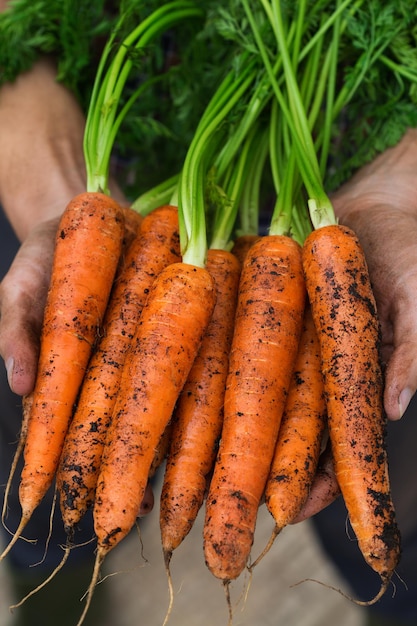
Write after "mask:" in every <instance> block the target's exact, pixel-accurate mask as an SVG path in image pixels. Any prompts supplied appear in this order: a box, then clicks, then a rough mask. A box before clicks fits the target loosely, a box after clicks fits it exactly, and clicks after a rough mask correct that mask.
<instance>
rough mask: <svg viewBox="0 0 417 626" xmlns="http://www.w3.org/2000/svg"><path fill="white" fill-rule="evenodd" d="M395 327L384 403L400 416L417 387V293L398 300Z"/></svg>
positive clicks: (391, 415)
mask: <svg viewBox="0 0 417 626" xmlns="http://www.w3.org/2000/svg"><path fill="white" fill-rule="evenodd" d="M410 292H411V293H414V290H408V293H410ZM393 331H394V332H393V339H394V342H393V343H394V350H393V352H392V355H391V357H390V359H389V361H388V365H387V369H386V377H385V395H384V405H385V410H386V413H387V416H388V418H389V419H391V420H398V419H400V418H401V417H402V416H403V415H404V412H405V411H406V409H407V407H408V404H409V402H410V400H411V398H412V397H413V395H414V393H415V391H416V389H417V296H410V297H407V298H404V299H401V298H400V299H399V300H397V303H396V306H395V311H394V315H393Z"/></svg>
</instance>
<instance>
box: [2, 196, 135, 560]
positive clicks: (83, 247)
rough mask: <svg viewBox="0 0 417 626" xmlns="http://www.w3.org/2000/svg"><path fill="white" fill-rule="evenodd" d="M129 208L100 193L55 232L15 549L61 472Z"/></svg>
mask: <svg viewBox="0 0 417 626" xmlns="http://www.w3.org/2000/svg"><path fill="white" fill-rule="evenodd" d="M123 229H124V226H123V211H122V209H121V208H120V207H119V205H118V204H117V203H116V202H115V201H114V200H112V199H111V198H109V197H108V196H106V195H104V194H101V193H92V192H88V193H83V194H80V195H78V196H76V197H75V198H74V199H73V200H72V201H71V202H70V203H69V205H68V206H67V207H66V209H65V211H64V213H63V215H62V218H61V221H60V224H59V227H58V231H57V236H56V249H55V255H54V262H53V267H52V275H51V283H50V288H49V292H48V297H47V303H46V307H45V315H44V322H43V328H42V334H41V346H40V356H39V363H38V372H37V379H36V383H35V388H34V392H33V402H32V410H31V412H30V415H29V419H28V427H27V437H26V445H25V449H24V467H23V470H22V474H21V482H20V489H19V497H20V503H21V507H22V517H21V522H20V524H19V527H18V529H17V530H16V533H15V536H14V539H13V540H12V541H11V542H10V543H9V545H8V546H7V547H6V549H5V551H4V552H3V555H2V557H3V556H4V555H5V554H6V553H7V552H8V550H9V549H10V548H11V546H12V545H13V543H14V542H15V541H16V539H17V537H18V536H19V535H20V533H21V531H22V530H23V528H24V527H25V526H26V524H27V522H28V521H29V519H30V517H31V515H32V512H33V511H34V509H35V508H36V507H37V506H38V505H39V503H40V501H41V500H42V498H43V496H44V495H45V493H46V492H47V490H48V488H49V487H50V486H51V484H52V481H53V479H54V477H55V472H56V468H57V465H58V462H59V457H60V453H61V450H62V445H63V442H64V438H65V434H66V431H67V428H68V424H69V421H70V419H71V416H72V412H73V407H74V403H75V401H76V399H77V395H78V392H79V388H80V385H81V382H82V379H83V376H84V373H85V370H86V367H87V364H88V360H89V358H90V355H91V352H92V349H93V345H94V343H95V342H96V339H97V337H98V334H99V329H100V326H101V322H102V318H103V315H104V312H105V309H106V306H107V301H108V298H109V295H110V290H111V286H112V283H113V279H114V275H115V271H116V268H117V264H118V262H119V257H120V252H121V245H122V238H123Z"/></svg>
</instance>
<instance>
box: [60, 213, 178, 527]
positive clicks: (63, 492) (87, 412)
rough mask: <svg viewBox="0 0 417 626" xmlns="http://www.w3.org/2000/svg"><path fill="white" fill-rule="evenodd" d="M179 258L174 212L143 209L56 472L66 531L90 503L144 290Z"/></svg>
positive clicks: (144, 293) (176, 222) (141, 307)
mask: <svg viewBox="0 0 417 626" xmlns="http://www.w3.org/2000/svg"><path fill="white" fill-rule="evenodd" d="M179 258H180V250H179V233H178V212H177V209H176V207H173V206H164V207H160V208H158V209H155V210H154V211H152V212H151V213H149V214H148V215H147V216H146V217H145V218H144V219H143V222H142V225H141V228H140V231H139V233H138V235H137V236H136V238H135V239H134V240H133V242H132V243H131V245H130V247H129V248H128V251H127V253H126V255H125V259H124V262H123V264H122V266H121V271H120V273H119V274H118V275H117V276H116V280H115V285H114V289H113V292H112V294H111V296H110V301H109V304H108V307H107V311H106V315H105V318H104V322H103V329H104V330H103V335H102V338H101V340H100V342H99V343H98V346H97V348H96V350H95V353H94V354H93V356H92V358H91V361H90V363H89V366H88V369H87V372H86V375H85V378H84V381H83V385H82V389H81V393H80V397H79V400H78V405H77V409H76V411H75V414H74V417H73V419H72V422H71V425H70V427H69V430H68V432H67V435H66V438H65V444H64V448H63V451H62V455H61V460H60V464H59V468H58V472H57V487H58V491H59V494H60V506H61V513H62V518H63V522H64V526H65V529H66V532H67V533H68V534H69V535H70V536H72V535H73V531H74V528H75V526H76V524H78V522H79V521H80V519H81V517H82V516H83V515H84V513H85V512H86V511H87V509H88V508H89V507H90V506H91V505H92V504H93V501H94V492H95V487H96V482H97V476H98V472H99V469H100V460H101V455H102V450H103V447H104V442H105V438H106V433H107V428H108V426H109V423H110V419H111V414H112V411H113V407H114V403H115V400H116V395H117V392H118V390H119V385H120V379H121V375H122V368H123V363H124V360H125V356H126V352H127V350H128V348H129V345H130V342H131V340H132V338H133V336H134V334H135V331H136V326H137V324H138V320H139V318H140V314H141V311H142V309H143V306H144V304H145V301H146V299H147V297H148V292H149V288H150V286H151V285H152V283H153V281H154V279H155V277H156V276H157V275H158V274H159V273H160V271H161V270H162V269H163V268H164V267H166V266H167V265H169V264H170V263H174V262H175V261H178V260H179Z"/></svg>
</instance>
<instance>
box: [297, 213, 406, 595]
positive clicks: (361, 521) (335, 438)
mask: <svg viewBox="0 0 417 626" xmlns="http://www.w3.org/2000/svg"><path fill="white" fill-rule="evenodd" d="M303 265H304V270H305V276H306V285H307V289H308V294H309V297H310V301H311V307H312V313H313V318H314V323H315V326H316V329H317V332H318V336H319V340H320V350H321V355H322V371H323V377H324V385H325V394H326V402H327V413H328V426H329V436H330V441H331V446H332V451H333V458H334V466H335V473H336V478H337V481H338V483H339V485H340V489H341V492H342V495H343V498H344V500H345V503H346V507H347V510H348V513H349V518H350V522H351V524H352V527H353V530H354V532H355V534H356V537H357V540H358V543H359V547H360V549H361V551H362V554H363V556H364V558H365V560H366V562H367V563H368V564H369V565H370V566H371V567H372V568H373V569H374V570H375V571H376V572H377V573H378V574H379V575H380V577H381V590H380V592H379V593H378V594H377V596H376V597H375V598H374V599H372V600H371V601H369V602H367V603H366V604H369V603H372V602H375V601H376V600H377V599H378V598H379V597H381V595H382V593H384V591H385V590H386V588H387V586H388V584H389V581H390V578H391V576H392V573H393V571H394V569H395V567H396V565H397V563H398V560H399V555H400V545H399V544H400V538H399V531H398V528H397V525H396V521H395V512H394V506H393V503H392V499H391V494H390V481H389V475H388V464H387V454H386V447H385V426H386V417H385V414H384V409H383V375H382V369H381V364H380V358H379V341H380V329H379V323H378V317H377V311H376V304H375V299H374V295H373V292H372V288H371V283H370V279H369V274H368V268H367V265H366V260H365V256H364V253H363V251H362V248H361V246H360V243H359V241H358V239H357V237H356V235H355V234H354V233H353V232H352V231H351V230H350V229H348V228H346V227H344V226H337V225H332V226H325V227H321V228H318V229H317V230H315V231H313V233H311V234H310V235H309V236H308V238H307V239H306V241H305V244H304V247H303Z"/></svg>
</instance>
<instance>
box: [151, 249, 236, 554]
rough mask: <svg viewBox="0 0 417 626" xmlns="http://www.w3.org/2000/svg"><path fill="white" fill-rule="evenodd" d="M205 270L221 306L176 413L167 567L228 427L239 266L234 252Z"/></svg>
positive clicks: (164, 509) (166, 490)
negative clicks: (227, 393) (225, 415)
mask: <svg viewBox="0 0 417 626" xmlns="http://www.w3.org/2000/svg"><path fill="white" fill-rule="evenodd" d="M206 267H207V270H208V271H209V272H210V274H211V275H212V277H213V279H214V282H215V285H216V289H217V301H216V306H215V308H214V312H213V315H212V318H211V321H210V324H209V326H208V328H207V332H206V334H205V336H204V339H203V342H202V344H201V348H200V351H199V353H198V355H197V357H196V359H195V361H194V364H193V367H192V369H191V371H190V374H189V376H188V379H187V382H186V384H185V386H184V388H183V390H182V392H181V396H180V398H179V400H178V403H177V406H176V409H175V412H174V425H173V430H172V435H171V446H170V449H169V454H168V458H167V464H166V470H165V476H164V481H163V486H162V493H161V506H160V526H161V537H162V547H163V551H164V555H165V562H166V563H168V562H169V560H170V558H171V554H172V552H173V550H175V548H177V547H178V546H179V544H180V543H181V542H182V541H183V539H184V538H185V536H186V535H187V534H188V533H189V531H190V530H191V528H192V525H193V523H194V521H195V519H196V517H197V513H198V511H199V509H200V508H201V505H202V503H203V500H204V495H205V492H206V487H207V484H206V483H207V477H208V474H209V472H210V471H211V470H212V467H213V463H214V460H215V457H216V452H217V445H218V439H219V437H220V433H221V427H222V422H223V402H224V390H225V383H226V376H227V370H228V362H229V351H230V345H231V341H232V336H233V327H234V316H235V309H236V302H237V290H238V285H239V276H240V266H239V262H238V260H237V259H236V257H235V256H234V255H233V254H232V253H230V252H227V251H225V250H209V251H208V257H207V266H206Z"/></svg>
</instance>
